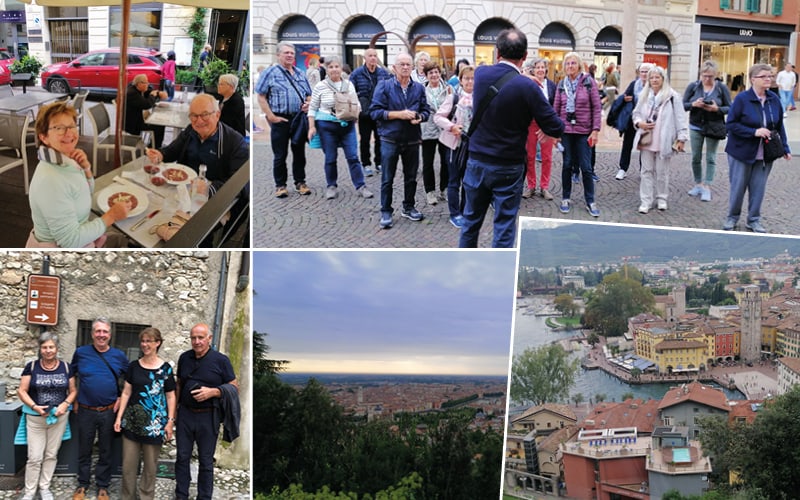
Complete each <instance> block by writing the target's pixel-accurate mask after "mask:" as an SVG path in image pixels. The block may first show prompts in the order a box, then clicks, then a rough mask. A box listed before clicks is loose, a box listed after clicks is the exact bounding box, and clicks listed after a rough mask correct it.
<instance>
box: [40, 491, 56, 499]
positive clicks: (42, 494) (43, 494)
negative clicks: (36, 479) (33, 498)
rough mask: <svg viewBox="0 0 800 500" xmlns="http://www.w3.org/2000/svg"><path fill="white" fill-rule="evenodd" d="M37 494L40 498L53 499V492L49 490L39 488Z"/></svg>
mask: <svg viewBox="0 0 800 500" xmlns="http://www.w3.org/2000/svg"><path fill="white" fill-rule="evenodd" d="M39 496H40V497H41V499H42V500H53V492H51V491H50V490H39Z"/></svg>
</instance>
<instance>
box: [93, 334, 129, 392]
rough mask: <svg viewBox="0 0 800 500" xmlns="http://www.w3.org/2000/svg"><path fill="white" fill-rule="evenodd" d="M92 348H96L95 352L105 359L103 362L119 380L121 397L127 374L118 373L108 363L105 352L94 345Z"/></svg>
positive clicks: (118, 388) (118, 390) (118, 389)
mask: <svg viewBox="0 0 800 500" xmlns="http://www.w3.org/2000/svg"><path fill="white" fill-rule="evenodd" d="M92 349H94V352H96V353H97V355H98V356H99V357H100V359H102V360H103V363H105V364H106V366H107V367H108V369H109V371H110V372H111V376H112V377H113V378H114V379H115V380H116V381H117V397H120V396H121V395H122V388H123V387H125V374H124V373H120V374H119V375H117V374H116V372H115V371H114V369H113V368H111V365H110V364H109V363H108V361H107V360H106V358H105V356H103V353H102V352H100V351H98V350H97V348H96V347H95V346H92Z"/></svg>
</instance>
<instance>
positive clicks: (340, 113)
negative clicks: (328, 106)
mask: <svg viewBox="0 0 800 500" xmlns="http://www.w3.org/2000/svg"><path fill="white" fill-rule="evenodd" d="M325 83H327V84H328V87H330V89H331V90H332V91H333V114H334V115H335V116H336V118H338V119H340V120H342V121H345V122H351V121H354V120H358V109H359V104H358V96H355V95H353V94H351V93H350V84H349V82H348V81H347V80H342V90H341V91H337V90H336V89H335V88H334V87H333V85H331V82H330V80H325Z"/></svg>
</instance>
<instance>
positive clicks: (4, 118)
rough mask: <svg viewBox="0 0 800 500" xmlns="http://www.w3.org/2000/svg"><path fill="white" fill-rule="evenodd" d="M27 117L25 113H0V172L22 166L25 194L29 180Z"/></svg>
mask: <svg viewBox="0 0 800 500" xmlns="http://www.w3.org/2000/svg"><path fill="white" fill-rule="evenodd" d="M28 120H29V117H28V115H27V114H22V115H16V114H7V113H0V139H2V142H0V144H2V145H3V147H4V149H3V150H0V173H3V172H6V171H8V170H11V169H12V168H15V167H19V166H21V167H22V172H23V177H24V185H25V194H28V188H29V185H30V180H29V178H28V155H27V151H26V145H27V143H26V140H25V135H26V132H27V126H28Z"/></svg>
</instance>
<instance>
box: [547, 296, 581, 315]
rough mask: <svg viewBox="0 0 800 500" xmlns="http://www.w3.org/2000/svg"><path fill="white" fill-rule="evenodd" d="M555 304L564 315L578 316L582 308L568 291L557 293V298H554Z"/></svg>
mask: <svg viewBox="0 0 800 500" xmlns="http://www.w3.org/2000/svg"><path fill="white" fill-rule="evenodd" d="M553 305H554V306H555V308H556V310H557V311H558V312H560V313H561V314H563V315H564V316H576V315H577V314H578V311H579V310H580V307H579V306H578V304H576V303H575V301H574V300H572V295H570V294H568V293H562V294H561V295H557V296H556V298H555V299H553Z"/></svg>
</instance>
